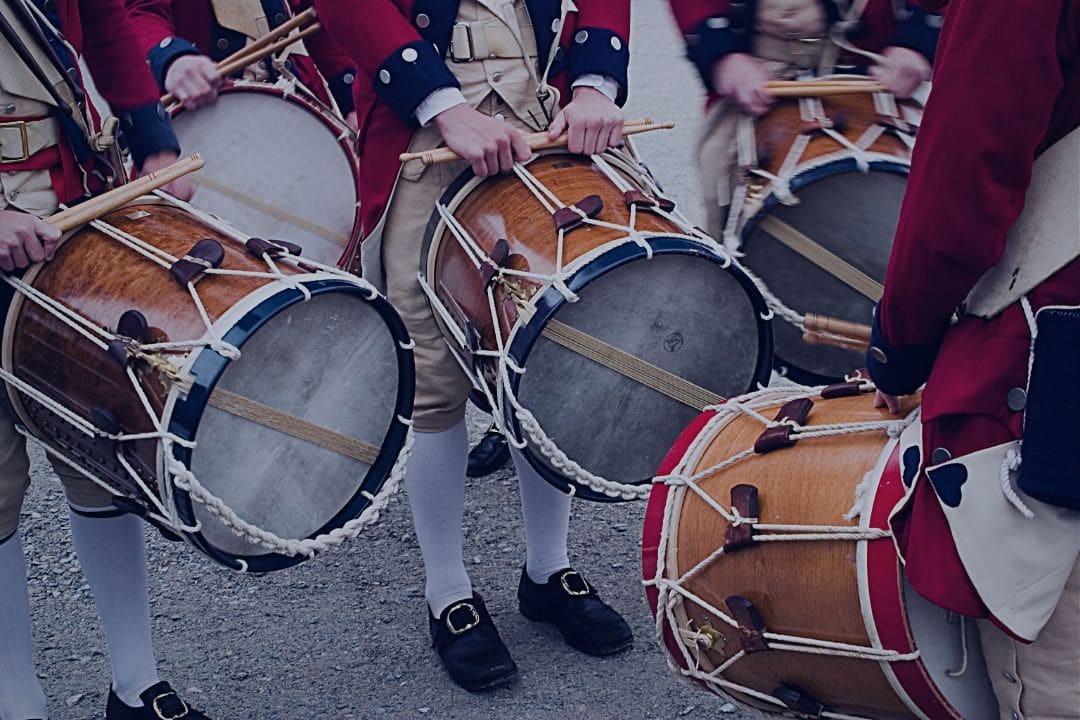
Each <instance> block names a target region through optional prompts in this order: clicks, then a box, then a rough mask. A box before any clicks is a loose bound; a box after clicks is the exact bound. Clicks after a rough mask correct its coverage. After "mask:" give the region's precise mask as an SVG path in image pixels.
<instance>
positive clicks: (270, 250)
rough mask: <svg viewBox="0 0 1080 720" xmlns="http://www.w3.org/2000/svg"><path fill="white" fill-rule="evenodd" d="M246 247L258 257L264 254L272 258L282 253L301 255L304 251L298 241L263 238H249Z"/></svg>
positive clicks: (245, 243)
mask: <svg viewBox="0 0 1080 720" xmlns="http://www.w3.org/2000/svg"><path fill="white" fill-rule="evenodd" d="M244 247H246V248H247V250H248V252H250V253H251V254H252V255H254V256H255V257H257V258H262V256H263V255H269V256H270V258H271V259H276V258H279V257H281V256H282V255H297V256H299V255H301V254H302V253H303V251H304V249H303V248H302V247H300V246H299V245H297V244H296V243H291V242H289V241H287V240H263V239H262V238H257V237H253V238H248V239H247V241H245V242H244Z"/></svg>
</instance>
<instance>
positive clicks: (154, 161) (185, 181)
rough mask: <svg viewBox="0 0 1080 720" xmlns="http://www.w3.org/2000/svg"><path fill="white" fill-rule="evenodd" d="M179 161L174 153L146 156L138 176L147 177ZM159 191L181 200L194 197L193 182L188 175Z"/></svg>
mask: <svg viewBox="0 0 1080 720" xmlns="http://www.w3.org/2000/svg"><path fill="white" fill-rule="evenodd" d="M179 159H180V157H179V156H178V155H177V154H176V153H174V152H161V153H157V154H156V155H147V156H146V160H144V161H143V166H142V169H141V170H140V171H139V175H149V174H150V173H152V172H157V171H158V170H161V169H162V168H166V167H168V166H170V165H172V164H173V163H174V162H176V161H177V160H179ZM161 189H162V190H164V191H165V192H167V193H169V194H170V195H172V196H173V197H176V198H179V199H181V200H190V199H191V198H192V196H193V195H195V181H194V180H192V179H191V176H190V175H184V176H183V177H180V178H177V179H176V180H173V181H172V182H171V183H169V184H168V185H166V186H165V187H163V188H161Z"/></svg>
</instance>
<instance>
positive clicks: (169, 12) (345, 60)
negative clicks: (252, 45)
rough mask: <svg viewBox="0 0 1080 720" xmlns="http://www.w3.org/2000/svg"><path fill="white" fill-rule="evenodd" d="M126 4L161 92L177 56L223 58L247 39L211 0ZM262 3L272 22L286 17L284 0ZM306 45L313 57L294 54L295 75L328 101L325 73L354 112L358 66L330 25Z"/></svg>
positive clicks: (300, 4)
mask: <svg viewBox="0 0 1080 720" xmlns="http://www.w3.org/2000/svg"><path fill="white" fill-rule="evenodd" d="M127 6H128V11H129V12H130V14H131V21H132V23H133V25H134V27H135V31H136V33H137V34H138V36H139V48H140V50H141V51H142V52H143V53H144V55H145V56H146V57H147V58H148V59H149V61H150V67H151V69H152V70H153V72H154V75H155V79H156V80H157V81H158V85H159V86H160V87H161V89H162V91H164V88H165V74H166V73H167V72H168V70H169V65H170V64H171V63H172V61H173V60H175V59H176V58H177V57H180V56H181V55H189V54H194V53H200V52H201V53H205V54H206V55H208V56H210V57H211V58H213V59H214V60H222V59H224V58H225V57H228V56H229V55H230V54H232V53H234V52H236V51H237V50H239V49H241V48H242V47H243V45H244V44H245V42H246V39H245V38H243V37H240V36H239V33H235V32H232V31H228V30H224V29H223V28H221V26H219V25H218V24H217V20H216V19H215V16H214V9H213V5H212V4H211V0H127ZM275 6H277V7H279V8H280V10H277V9H276V8H275ZM288 6H289V8H290V9H291V11H292V12H300V11H302V10H304V9H306V8H308V7H311V0H288ZM263 8H264V10H266V11H267V19H268V20H269V22H270V26H271V27H277V26H278V25H280V24H281V23H283V22H285V20H286V19H287V13H286V12H285V2H284V0H265V1H264V2H263ZM304 44H305V46H306V47H307V49H308V51H309V52H310V53H311V58H310V59H309V58H304V57H294V58H292V62H293V66H294V67H293V70H294V72H295V73H296V76H297V77H298V78H299V79H300V80H301V82H303V83H304V84H305V85H306V86H307V87H309V88H311V89H312V91H313V92H315V93H316V94H317V95H319V96H320V99H321V100H323V102H327V103H328V98H327V97H326V95H325V91H324V90H323V88H322V78H325V80H326V83H327V85H328V86H329V88H330V91H331V93H332V95H333V96H334V100H335V101H336V102H337V104H338V107H339V108H340V109H341V112H342V113H343V114H346V115H347V114H348V113H350V112H352V110H353V98H352V84H353V81H354V78H355V75H356V66H355V65H354V64H353V62H352V61H351V60H350V59H349V57H348V56H347V55H345V53H344V52H342V50H341V48H339V47H338V46H337V44H336V43H335V42H334V41H333V39H332V38H331V37H330V35H329V33H327V32H326V30H325V29H324V30H320V31H318V32H316V33H314V34H312V35H309V36H308V37H307V38H305V39H304ZM312 61H314V63H312ZM320 72H321V73H322V78H320V77H319V73H320Z"/></svg>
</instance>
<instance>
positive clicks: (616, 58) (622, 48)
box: [567, 27, 630, 105]
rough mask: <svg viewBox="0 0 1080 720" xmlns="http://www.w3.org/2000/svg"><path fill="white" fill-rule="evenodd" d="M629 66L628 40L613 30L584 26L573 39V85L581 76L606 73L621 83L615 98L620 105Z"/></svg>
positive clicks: (570, 76) (569, 69) (569, 68)
mask: <svg viewBox="0 0 1080 720" xmlns="http://www.w3.org/2000/svg"><path fill="white" fill-rule="evenodd" d="M629 65H630V48H629V46H628V43H627V42H626V40H625V39H623V38H621V37H619V36H618V35H616V34H615V33H613V32H611V31H610V30H604V29H603V28H596V27H585V28H581V29H580V30H578V31H577V32H576V33H574V37H573V39H572V40H571V41H570V58H569V60H568V61H567V73H568V75H567V78H568V79H569V81H570V85H571V86H572V85H573V84H574V81H575V80H577V79H578V78H579V77H581V76H582V75H605V76H607V77H609V78H611V79H612V80H614V81H615V82H617V83H618V84H619V95H618V97H617V98H615V102H616V104H618V105H622V104H623V103H624V102H626V93H627V87H626V69H627V67H628V66H629Z"/></svg>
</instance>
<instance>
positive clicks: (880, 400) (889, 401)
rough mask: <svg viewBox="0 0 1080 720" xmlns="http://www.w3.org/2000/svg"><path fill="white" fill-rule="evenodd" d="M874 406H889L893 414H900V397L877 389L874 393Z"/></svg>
mask: <svg viewBox="0 0 1080 720" xmlns="http://www.w3.org/2000/svg"><path fill="white" fill-rule="evenodd" d="M874 407H876V408H888V409H889V412H891V413H892V414H893V415H899V414H900V398H898V397H897V396H896V395H889V394H888V393H883V392H881V391H880V390H877V391H876V392H875V394H874Z"/></svg>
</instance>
